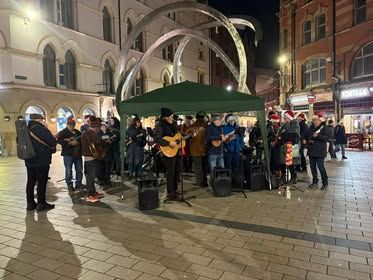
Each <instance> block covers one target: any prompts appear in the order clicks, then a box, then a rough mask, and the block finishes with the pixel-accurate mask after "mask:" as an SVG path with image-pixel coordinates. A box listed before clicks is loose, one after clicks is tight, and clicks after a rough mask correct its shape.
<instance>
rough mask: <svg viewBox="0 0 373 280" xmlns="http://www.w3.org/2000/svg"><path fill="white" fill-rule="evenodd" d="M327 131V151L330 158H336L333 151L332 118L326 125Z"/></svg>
mask: <svg viewBox="0 0 373 280" xmlns="http://www.w3.org/2000/svg"><path fill="white" fill-rule="evenodd" d="M326 129H327V132H328V136H329V138H328V145H327V148H328V153H329V154H330V157H331V158H332V159H336V158H337V155H336V154H335V151H334V121H333V120H328V124H327V126H326Z"/></svg>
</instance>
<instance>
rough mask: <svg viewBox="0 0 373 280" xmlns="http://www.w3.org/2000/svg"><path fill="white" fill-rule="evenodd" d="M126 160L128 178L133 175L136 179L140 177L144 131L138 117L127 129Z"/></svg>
mask: <svg viewBox="0 0 373 280" xmlns="http://www.w3.org/2000/svg"><path fill="white" fill-rule="evenodd" d="M126 145H127V148H126V152H127V155H126V159H127V164H128V176H129V177H130V178H131V177H132V176H133V175H134V173H135V176H136V178H138V177H141V176H142V165H143V163H144V147H145V145H146V131H145V129H143V128H142V124H141V120H140V118H139V117H135V118H134V119H133V123H132V125H131V126H130V127H129V128H128V129H127V141H126Z"/></svg>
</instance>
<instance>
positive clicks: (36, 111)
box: [25, 105, 46, 122]
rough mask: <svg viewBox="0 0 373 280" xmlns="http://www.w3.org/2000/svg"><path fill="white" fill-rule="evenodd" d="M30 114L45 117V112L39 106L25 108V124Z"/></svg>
mask: <svg viewBox="0 0 373 280" xmlns="http://www.w3.org/2000/svg"><path fill="white" fill-rule="evenodd" d="M31 114H39V115H42V116H43V117H44V118H45V117H46V115H45V111H44V110H43V108H41V107H40V106H37V105H34V106H29V107H27V109H26V112H25V121H26V122H28V121H29V120H30V115H31Z"/></svg>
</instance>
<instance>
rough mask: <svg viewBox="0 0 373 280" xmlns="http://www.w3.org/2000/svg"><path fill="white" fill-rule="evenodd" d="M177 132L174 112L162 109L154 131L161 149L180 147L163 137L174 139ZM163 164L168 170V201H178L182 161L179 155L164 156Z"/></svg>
mask: <svg viewBox="0 0 373 280" xmlns="http://www.w3.org/2000/svg"><path fill="white" fill-rule="evenodd" d="M177 132H178V130H177V125H176V122H174V119H173V112H172V111H171V110H170V109H168V108H161V117H160V120H159V122H158V123H157V125H156V127H155V129H154V140H155V142H156V143H157V144H158V145H159V146H161V147H166V146H169V147H171V148H175V147H177V145H178V144H177V143H176V142H168V141H166V140H164V139H163V137H165V136H170V137H173V136H175V135H176V134H177ZM163 164H164V167H165V168H166V181H167V199H172V200H176V199H177V198H178V196H179V192H178V191H177V188H178V180H179V175H180V159H179V157H178V156H177V155H176V156H174V157H167V156H163Z"/></svg>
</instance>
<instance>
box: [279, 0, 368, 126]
mask: <svg viewBox="0 0 373 280" xmlns="http://www.w3.org/2000/svg"><path fill="white" fill-rule="evenodd" d="M279 20H280V61H279V62H280V64H281V71H280V72H281V104H282V105H289V106H291V107H292V109H293V110H295V111H305V112H308V113H309V114H313V112H315V111H319V112H323V113H324V114H326V115H327V116H329V117H331V118H336V119H340V118H342V117H344V116H353V117H352V119H353V120H352V119H351V118H350V119H351V120H350V119H348V121H354V122H355V121H356V120H359V119H361V120H364V122H365V121H368V120H369V121H370V119H371V118H373V0H281V1H280V12H279ZM365 123H367V122H365ZM352 130H353V129H351V132H352Z"/></svg>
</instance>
